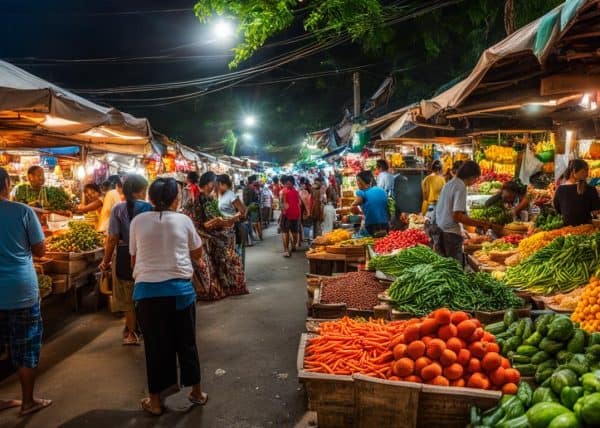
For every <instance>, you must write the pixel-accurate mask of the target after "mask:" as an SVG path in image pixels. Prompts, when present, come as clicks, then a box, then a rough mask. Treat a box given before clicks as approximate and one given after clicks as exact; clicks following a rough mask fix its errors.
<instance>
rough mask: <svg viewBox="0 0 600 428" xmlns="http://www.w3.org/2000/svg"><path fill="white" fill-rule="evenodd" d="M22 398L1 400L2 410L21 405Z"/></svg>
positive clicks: (0, 409)
mask: <svg viewBox="0 0 600 428" xmlns="http://www.w3.org/2000/svg"><path fill="white" fill-rule="evenodd" d="M21 404H22V402H21V400H0V412H1V411H2V410H8V409H12V408H15V407H19V406H21Z"/></svg>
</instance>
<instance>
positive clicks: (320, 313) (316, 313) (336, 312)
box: [311, 287, 347, 319]
mask: <svg viewBox="0 0 600 428" xmlns="http://www.w3.org/2000/svg"><path fill="white" fill-rule="evenodd" d="M311 309H312V311H311V313H312V316H313V317H314V318H327V319H335V318H342V317H343V316H345V315H346V309H347V308H346V304H345V303H321V288H320V287H318V288H316V289H315V291H314V294H313V303H312V307H311Z"/></svg>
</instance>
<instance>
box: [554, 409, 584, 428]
mask: <svg viewBox="0 0 600 428" xmlns="http://www.w3.org/2000/svg"><path fill="white" fill-rule="evenodd" d="M548 428H581V423H579V419H578V418H577V416H576V415H575V413H573V412H568V413H563V414H562V415H558V416H557V417H555V418H554V419H552V422H550V425H548Z"/></svg>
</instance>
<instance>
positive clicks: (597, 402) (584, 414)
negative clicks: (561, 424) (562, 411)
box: [576, 392, 600, 426]
mask: <svg viewBox="0 0 600 428" xmlns="http://www.w3.org/2000/svg"><path fill="white" fill-rule="evenodd" d="M582 399H583V402H582V406H581V409H580V412H579V415H578V416H579V417H580V418H581V419H582V420H583V422H585V424H586V425H589V426H599V425H600V392H595V393H593V394H590V395H588V396H586V397H583V398H582ZM577 403H579V401H577ZM576 414H577V413H576Z"/></svg>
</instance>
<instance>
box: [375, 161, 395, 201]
mask: <svg viewBox="0 0 600 428" xmlns="http://www.w3.org/2000/svg"><path fill="white" fill-rule="evenodd" d="M389 169H390V168H389V166H388V163H387V161H386V160H385V159H379V160H378V161H377V169H376V171H377V187H379V188H381V189H383V190H384V191H385V193H387V194H388V196H394V176H393V175H392V174H391V173H390V172H389V171H388V170H389Z"/></svg>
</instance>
